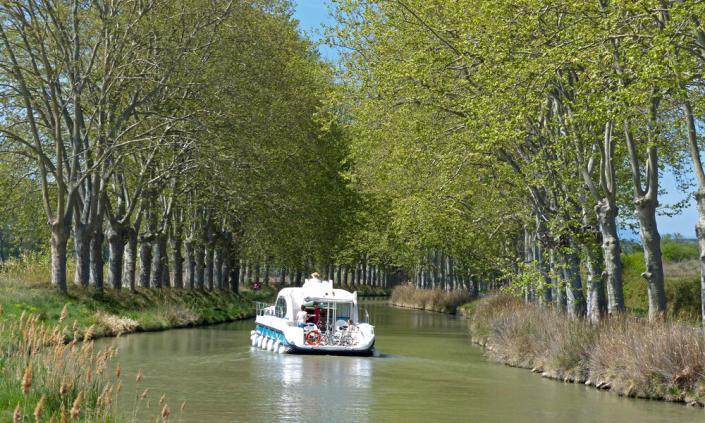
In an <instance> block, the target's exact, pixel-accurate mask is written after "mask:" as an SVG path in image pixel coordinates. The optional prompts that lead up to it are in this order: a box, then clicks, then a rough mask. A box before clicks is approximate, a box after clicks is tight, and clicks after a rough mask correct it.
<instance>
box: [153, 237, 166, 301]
mask: <svg viewBox="0 0 705 423" xmlns="http://www.w3.org/2000/svg"><path fill="white" fill-rule="evenodd" d="M161 238H162V235H160V234H158V235H157V236H155V237H154V241H152V265H151V270H152V271H151V273H150V282H149V284H150V286H151V287H152V288H161V287H162V261H163V258H162V256H163V255H164V253H165V251H164V250H163V249H162V242H161Z"/></svg>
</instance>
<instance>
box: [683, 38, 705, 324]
mask: <svg viewBox="0 0 705 423" xmlns="http://www.w3.org/2000/svg"><path fill="white" fill-rule="evenodd" d="M701 34H702V37H703V38H704V39H705V33H701ZM684 91H685V90H684ZM683 112H684V117H685V120H686V125H687V128H688V151H689V152H690V158H691V160H692V162H693V170H694V171H695V176H696V178H697V179H698V191H697V192H696V193H695V201H696V203H697V205H698V222H697V223H696V225H695V236H696V237H697V239H698V249H699V251H700V257H699V258H700V314H701V319H702V322H703V324H704V325H705V171H703V163H702V160H701V159H700V146H699V144H698V133H697V127H696V125H695V117H694V116H693V109H692V106H691V104H690V101H688V100H687V99H686V100H685V101H684V103H683Z"/></svg>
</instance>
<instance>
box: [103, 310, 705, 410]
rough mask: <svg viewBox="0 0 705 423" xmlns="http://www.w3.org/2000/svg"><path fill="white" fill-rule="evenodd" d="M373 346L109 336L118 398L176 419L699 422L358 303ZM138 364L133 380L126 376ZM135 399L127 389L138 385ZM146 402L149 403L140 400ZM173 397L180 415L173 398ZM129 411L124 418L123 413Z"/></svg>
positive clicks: (238, 327) (227, 336)
mask: <svg viewBox="0 0 705 423" xmlns="http://www.w3.org/2000/svg"><path fill="white" fill-rule="evenodd" d="M365 306H366V307H367V309H368V311H369V313H370V317H371V320H372V323H374V324H375V326H376V328H375V332H376V334H377V355H376V356H374V357H333V356H298V355H280V354H275V353H272V352H267V351H262V350H257V349H253V348H251V347H250V343H249V336H250V330H251V329H253V326H254V323H253V322H252V321H243V322H237V323H232V324H225V325H218V326H211V327H206V328H197V329H181V330H172V331H166V332H156V333H145V334H136V335H130V336H126V337H122V338H117V339H106V340H100V341H98V344H102V345H105V344H109V343H116V344H117V346H118V347H119V349H120V354H119V362H120V364H121V366H122V371H123V375H125V379H126V383H125V386H124V387H123V389H122V391H121V394H120V397H119V401H118V407H119V409H120V410H121V411H122V412H123V414H124V415H125V416H127V417H128V420H134V421H149V420H151V421H154V418H155V417H157V416H158V415H159V411H160V409H161V408H162V407H161V406H160V405H159V398H160V396H161V395H162V394H163V395H165V401H166V402H167V403H168V404H169V407H170V409H171V418H170V421H183V422H279V421H281V422H287V421H292V422H303V421H305V422H323V421H331V422H403V423H410V422H440V421H449V422H459V421H467V422H514V421H517V422H518V421H521V422H527V423H532V422H541V423H546V422H591V423H595V422H640V423H642V422H666V421H678V422H690V421H693V422H695V421H698V422H702V421H703V420H704V419H705V415H704V414H703V413H704V412H703V410H700V409H691V408H688V407H686V406H683V405H678V404H668V403H661V402H656V401H645V400H634V399H627V398H620V397H618V396H616V395H613V394H610V393H608V392H604V391H598V390H596V389H592V388H587V387H584V386H582V385H574V384H564V383H560V382H555V381H551V380H546V379H543V378H541V377H539V376H538V375H535V374H532V373H530V372H528V371H527V370H522V369H514V368H510V367H506V366H502V365H499V364H495V363H492V362H489V361H487V360H486V359H485V358H484V357H483V355H482V351H481V350H480V349H479V348H477V347H475V346H474V345H471V344H470V341H469V338H468V335H467V330H466V323H465V321H463V320H460V319H456V318H454V317H451V316H447V315H443V314H436V313H429V312H422V311H413V310H402V309H396V308H392V307H389V306H387V305H386V304H385V303H384V302H381V301H372V302H368V303H366V304H365ZM138 369H141V371H142V374H143V379H142V381H141V382H140V383H139V385H138V386H136V385H135V382H134V375H135V374H136V373H137V371H138ZM147 387H148V388H149V389H150V391H149V394H148V396H147V398H146V399H145V400H141V401H140V400H137V399H136V398H135V397H136V396H137V394H141V393H142V391H143V390H144V389H145V388H147ZM147 401H149V409H147ZM184 402H185V406H184V408H183V415H181V413H180V408H181V406H182V404H183V403H184ZM133 415H134V416H136V417H133V418H130V416H133Z"/></svg>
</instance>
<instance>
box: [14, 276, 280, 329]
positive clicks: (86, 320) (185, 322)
mask: <svg viewBox="0 0 705 423" xmlns="http://www.w3.org/2000/svg"><path fill="white" fill-rule="evenodd" d="M271 296H272V290H271V289H266V288H263V290H260V291H257V292H245V293H243V294H237V293H232V292H228V291H222V292H221V291H191V290H183V289H179V290H177V289H137V290H135V291H130V290H122V291H112V290H105V291H97V290H95V289H92V288H88V289H82V288H75V287H74V288H73V289H71V291H70V294H69V295H63V294H60V293H59V292H57V291H56V290H55V289H52V288H51V287H48V286H38V285H34V286H29V287H25V288H21V287H14V286H13V287H3V288H0V306H1V307H2V309H3V310H4V313H5V317H6V318H8V319H15V318H17V317H19V316H20V315H21V314H22V313H25V314H27V313H31V314H36V315H37V316H38V317H39V319H40V321H42V322H43V323H45V324H47V325H48V326H50V327H53V326H56V325H58V324H59V319H60V317H61V313H62V310H64V306H66V313H67V316H66V320H67V321H68V322H70V323H71V324H72V327H74V326H75V328H76V330H77V331H79V332H80V333H83V332H85V331H86V330H88V328H92V329H91V330H92V332H93V334H94V336H95V337H100V336H112V335H118V334H124V333H130V332H136V331H153V330H162V329H168V328H174V327H186V326H197V325H203V324H213V323H221V322H228V321H233V320H237V319H242V318H246V317H251V316H252V315H253V313H254V307H253V304H252V300H257V299H263V300H264V299H266V300H269V299H271ZM74 322H75V325H74ZM66 335H67V337H72V336H73V333H67V334H66Z"/></svg>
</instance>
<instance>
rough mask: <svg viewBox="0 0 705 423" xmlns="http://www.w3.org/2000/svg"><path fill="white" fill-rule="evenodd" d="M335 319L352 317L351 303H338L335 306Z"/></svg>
mask: <svg viewBox="0 0 705 423" xmlns="http://www.w3.org/2000/svg"><path fill="white" fill-rule="evenodd" d="M335 314H336V318H337V319H342V320H348V319H352V303H338V304H336V307H335Z"/></svg>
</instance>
